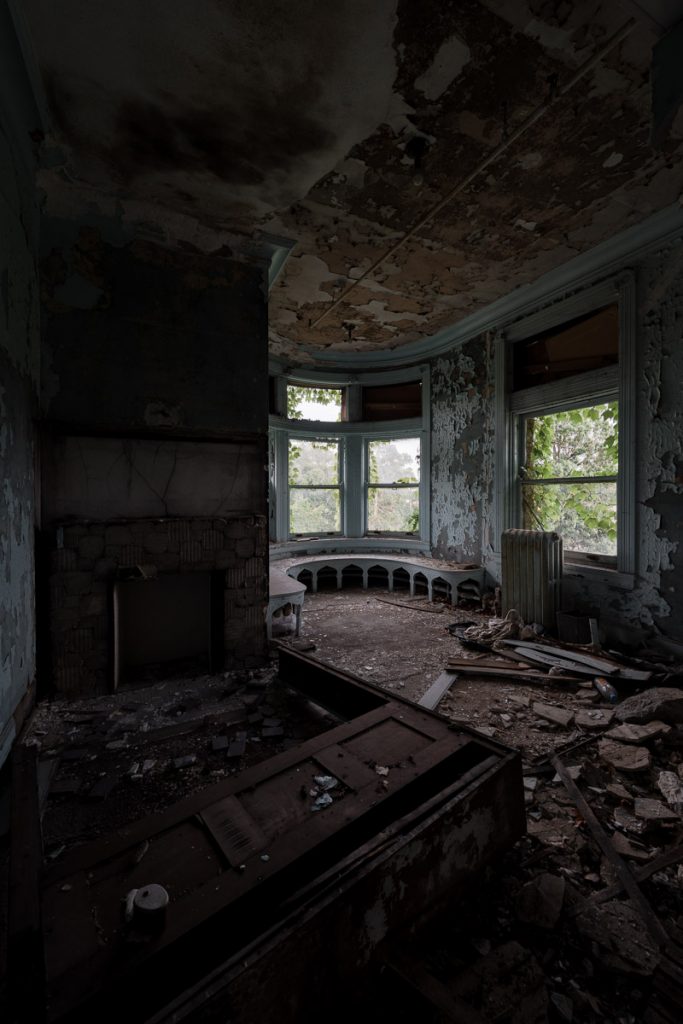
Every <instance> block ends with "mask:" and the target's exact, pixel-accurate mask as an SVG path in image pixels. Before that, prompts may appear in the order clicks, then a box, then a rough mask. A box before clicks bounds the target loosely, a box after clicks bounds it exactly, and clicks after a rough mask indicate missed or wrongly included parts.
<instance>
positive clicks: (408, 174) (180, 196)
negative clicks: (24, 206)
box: [26, 0, 683, 364]
mask: <svg viewBox="0 0 683 1024" xmlns="http://www.w3.org/2000/svg"><path fill="white" fill-rule="evenodd" d="M677 6H678V7H680V6H681V5H680V4H679V5H677V4H676V3H675V2H674V0H658V2H657V3H654V2H653V3H651V4H649V5H648V4H647V3H644V2H641V3H640V5H636V4H635V3H634V2H632V0H622V2H615V0H613V2H605V3H601V2H581V3H569V2H566V0H458V2H447V0H422V2H420V3H414V2H410V0H398V2H396V0H373V2H372V3H367V2H366V0H337V2H336V3H334V4H321V3H320V2H319V0H300V2H298V3H295V4H291V3H283V2H279V0H250V2H246V0H245V2H238V0H232V2H231V0H201V2H197V3H194V4H188V3H184V2H181V0H146V2H145V3H144V4H141V3H139V0H118V2H115V3H112V2H111V0H109V2H106V3H105V2H104V0H63V2H61V3H60V4H54V3H53V2H52V0H27V8H26V9H27V12H28V20H29V27H30V34H31V37H32V41H33V44H34V47H35V51H36V61H37V65H38V66H39V68H40V72H41V78H42V81H43V83H44V87H45V94H46V97H47V102H48V107H49V112H50V120H51V125H52V131H51V137H50V138H49V139H48V140H47V143H46V146H45V152H46V166H45V169H44V170H43V172H42V174H41V184H42V186H43V188H44V190H45V192H46V196H47V205H48V208H49V207H50V204H51V203H52V204H54V206H55V208H59V209H62V208H63V207H64V205H65V203H66V201H67V200H66V199H65V196H67V195H68V196H70V197H71V198H70V200H69V201H72V202H73V201H75V200H74V196H80V197H81V200H80V201H82V202H84V203H87V204H90V205H92V204H93V203H94V204H97V203H98V202H100V201H102V199H103V198H104V197H107V198H108V199H109V200H111V199H112V198H113V199H115V200H116V201H117V203H118V207H119V209H120V210H122V211H123V213H124V215H126V216H128V217H129V218H132V219H136V218H137V219H138V220H139V221H140V222H147V223H153V222H159V223H165V224H166V226H167V227H168V225H173V224H174V223H175V224H177V225H181V224H182V232H183V234H184V237H185V244H187V237H188V225H194V229H193V230H194V236H192V237H194V238H195V241H196V244H197V245H200V246H202V247H204V248H206V247H209V248H210V247H211V246H216V247H218V242H219V240H220V238H221V235H222V233H224V234H225V236H226V237H228V236H230V237H234V235H235V234H247V235H252V234H253V233H255V232H256V233H258V232H267V233H270V234H274V235H277V236H284V237H286V238H288V239H291V240H292V241H293V243H294V247H293V249H292V253H291V255H290V257H289V259H288V261H287V263H286V265H285V267H284V269H283V271H282V273H281V274H280V276H279V278H278V280H277V282H276V284H275V286H274V288H273V291H272V294H271V310H270V333H271V351H272V353H273V354H274V355H276V356H279V357H281V358H282V359H284V360H285V361H286V362H289V363H292V364H302V363H308V364H311V363H315V361H316V359H317V358H318V356H319V354H320V353H321V351H324V352H326V353H327V354H328V355H329V353H331V352H337V351H338V352H348V351H354V352H358V353H363V352H373V351H378V350H383V349H395V350H397V351H396V355H397V359H399V358H400V348H401V346H402V345H404V344H407V343H410V342H415V341H419V340H420V339H422V338H428V337H430V336H432V335H433V334H435V333H436V332H437V331H439V330H441V329H442V328H444V327H446V326H448V325H451V324H454V323H456V322H457V321H458V320H459V319H461V318H462V317H463V316H466V315H468V314H470V313H472V312H474V311H475V310H476V309H478V308H481V307H482V306H484V305H486V304H488V303H489V302H491V301H493V300H495V299H497V298H499V297H501V296H503V295H505V294H507V293H508V292H510V291H511V290H512V289H514V288H515V287H517V286H519V285H520V284H523V283H526V282H528V281H531V280H534V279H535V278H536V277H538V276H539V275H540V274H541V273H543V272H545V271H547V270H549V269H551V268H553V267H555V266H558V265H559V264H561V263H563V262H565V261H566V260H567V259H569V258H571V257H572V256H575V255H577V254H578V253H581V252H583V251H585V250H587V249H590V248H591V247H592V246H594V245H595V244H597V243H598V242H600V241H603V240H604V239H606V238H608V237H610V236H611V235H613V234H614V233H615V232H617V231H619V230H620V229H622V228H624V227H626V226H629V225H631V224H635V223H637V222H638V221H640V220H643V219H644V218H646V217H647V216H648V215H650V214H651V213H653V212H655V211H657V210H659V209H662V208H664V207H666V206H668V205H669V204H671V203H673V202H676V201H677V199H678V197H679V196H680V194H681V191H682V190H683V160H682V159H681V157H682V156H683V117H678V118H676V120H674V122H673V124H672V125H671V126H670V128H669V130H668V132H667V133H666V134H665V136H664V138H663V140H662V141H661V142H660V143H659V144H658V146H657V147H656V148H655V147H653V146H652V145H651V144H650V104H651V91H650V64H651V56H652V48H653V45H654V44H655V43H656V41H657V38H658V34H659V33H661V31H662V30H663V29H664V28H666V26H667V23H671V22H672V21H674V20H676V14H677V12H676V10H674V8H676V7H677ZM642 8H648V9H649V10H650V12H651V15H643V14H642V10H641V9H642ZM634 11H635V16H636V21H635V23H634V26H633V28H632V29H631V30H630V31H629V29H628V28H627V29H626V30H625V31H624V32H623V33H622V34H621V37H617V38H619V39H620V41H617V42H614V44H613V45H610V43H609V41H610V40H612V39H614V37H615V34H616V33H618V32H619V30H620V29H621V28H622V27H623V26H625V25H627V23H628V22H629V19H630V18H631V17H632V16H633V14H634ZM680 13H681V15H683V10H681V11H680ZM605 49H606V50H607V52H605V54H604V56H602V58H601V59H598V60H596V62H595V63H594V66H592V67H590V69H589V70H587V71H586V72H585V73H584V74H583V75H582V76H581V77H579V78H578V80H577V81H576V83H575V84H574V85H573V86H572V87H571V88H570V89H569V90H568V91H567V92H566V93H564V90H565V88H566V87H567V84H568V83H569V82H570V81H571V79H572V76H574V75H575V73H576V72H577V70H578V69H580V68H581V67H582V65H584V63H585V62H587V61H590V60H591V58H592V57H594V56H595V55H599V54H600V52H601V50H605ZM543 104H545V105H547V110H546V111H545V113H543V114H542V115H541V116H540V117H539V118H538V120H536V121H535V123H534V124H532V125H531V126H530V127H528V128H527V129H525V130H524V131H523V132H522V133H521V135H520V136H519V137H518V138H517V137H516V135H517V132H518V130H519V128H520V126H522V125H524V123H525V121H526V119H527V118H529V116H530V115H531V114H532V112H533V111H534V110H535V109H536V108H537V107H538V106H539V105H543ZM498 147H502V152H501V151H499V150H498ZM492 155H494V156H495V159H493V160H492V161H491V162H490V163H489V164H488V165H487V166H485V167H481V165H482V163H483V162H484V161H486V159H487V158H488V157H491V156H492ZM480 167H481V169H479V168H480ZM470 176H471V181H469V183H468V184H464V183H465V182H467V181H468V179H469V178H470ZM449 196H451V198H450V199H449V200H448V201H447V202H446V203H444V202H443V201H444V199H446V198H447V197H449ZM439 204H441V206H440V207H439ZM171 230H172V228H171ZM359 279H360V280H359ZM347 293H348V294H347ZM361 359H362V356H359V361H361Z"/></svg>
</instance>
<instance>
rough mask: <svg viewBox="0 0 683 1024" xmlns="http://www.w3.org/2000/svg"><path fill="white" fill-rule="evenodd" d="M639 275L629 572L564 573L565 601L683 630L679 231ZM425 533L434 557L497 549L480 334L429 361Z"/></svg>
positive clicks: (620, 618) (481, 554) (613, 617)
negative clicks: (632, 569)
mask: <svg viewBox="0 0 683 1024" xmlns="http://www.w3.org/2000/svg"><path fill="white" fill-rule="evenodd" d="M633 269H634V271H635V274H636V281H637V312H636V339H637V341H636V344H637V397H636V405H635V415H636V435H637V440H636V444H637V453H636V482H635V487H636V545H637V559H638V565H637V571H636V573H635V574H634V576H633V577H632V578H624V577H620V576H619V575H618V574H616V573H615V574H614V578H613V579H612V578H611V574H609V573H605V572H600V573H596V572H591V571H590V570H585V571H582V572H573V573H572V574H566V575H565V579H564V584H563V602H564V605H565V607H566V608H567V609H568V610H575V611H579V612H583V613H585V614H597V615H598V616H599V618H600V620H601V622H602V624H603V626H604V627H605V628H606V629H607V630H608V632H610V633H611V634H612V635H613V636H616V637H618V636H619V634H621V635H622V637H623V639H625V640H629V641H631V642H632V641H633V638H634V636H635V635H636V634H637V633H638V632H639V631H640V632H642V633H644V634H662V635H664V636H666V637H668V638H670V639H674V640H677V641H683V544H682V541H683V500H682V498H683V405H682V403H681V394H682V393H683V240H680V239H679V240H678V241H676V242H675V243H672V244H671V245H669V246H668V247H667V248H666V249H663V250H662V251H659V252H655V253H652V254H651V255H649V256H647V257H645V258H643V259H642V260H641V262H640V264H639V265H638V266H636V267H634V268H633ZM432 394H433V399H434V401H433V410H432V417H433V418H432V531H433V533H432V542H433V545H434V549H435V554H437V555H439V556H440V557H450V558H456V559H473V560H477V561H480V560H481V561H483V563H484V564H485V565H486V567H487V569H488V571H489V574H490V576H491V577H492V578H493V579H494V580H497V579H498V574H499V564H498V563H497V560H496V558H495V556H494V554H493V546H494V545H493V542H494V540H495V538H494V537H493V534H492V531H493V497H492V486H493V462H494V455H495V443H496V441H495V435H494V429H493V426H494V416H493V399H494V378H493V366H492V361H491V360H490V358H489V356H488V351H487V339H486V338H485V337H481V338H478V339H475V340H474V341H470V342H468V343H467V344H466V345H464V346H463V347H462V348H461V349H460V350H458V351H454V352H453V353H452V354H451V355H449V356H448V357H444V358H442V359H439V360H436V361H435V363H434V364H433V368H432Z"/></svg>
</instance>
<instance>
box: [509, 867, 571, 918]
mask: <svg viewBox="0 0 683 1024" xmlns="http://www.w3.org/2000/svg"><path fill="white" fill-rule="evenodd" d="M564 890H565V880H564V878H563V877H562V876H561V875H560V876H558V875H552V874H550V873H548V872H545V873H544V874H541V875H538V877H537V878H534V879H532V881H531V882H527V884H526V885H524V886H522V889H521V890H520V892H519V895H518V896H517V901H516V910H517V917H518V918H519V920H520V921H523V922H524V923H525V924H533V925H536V926H537V927H538V928H554V927H555V925H556V924H557V922H558V921H559V919H560V914H561V913H562V905H563V903H564Z"/></svg>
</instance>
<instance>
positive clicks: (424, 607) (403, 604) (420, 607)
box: [375, 596, 444, 615]
mask: <svg viewBox="0 0 683 1024" xmlns="http://www.w3.org/2000/svg"><path fill="white" fill-rule="evenodd" d="M375 601H381V602H382V604H393V605H395V607H396V608H408V610H409V611H411V612H430V613H431V614H432V615H442V614H443V611H444V605H442V604H439V605H437V606H436V607H434V606H433V605H429V604H418V603H417V602H416V603H415V604H411V603H410V602H409V601H392V600H391V598H389V597H377V596H375Z"/></svg>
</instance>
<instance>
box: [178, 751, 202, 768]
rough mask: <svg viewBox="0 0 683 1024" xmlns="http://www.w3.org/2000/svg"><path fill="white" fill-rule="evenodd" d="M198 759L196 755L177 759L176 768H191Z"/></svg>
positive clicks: (187, 755)
mask: <svg viewBox="0 0 683 1024" xmlns="http://www.w3.org/2000/svg"><path fill="white" fill-rule="evenodd" d="M196 760H197V758H196V756H195V755H194V754H186V755H185V756H184V757H176V758H175V760H174V761H173V767H174V768H178V769H181V768H189V767H190V765H193V764H194V763H195V762H196Z"/></svg>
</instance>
